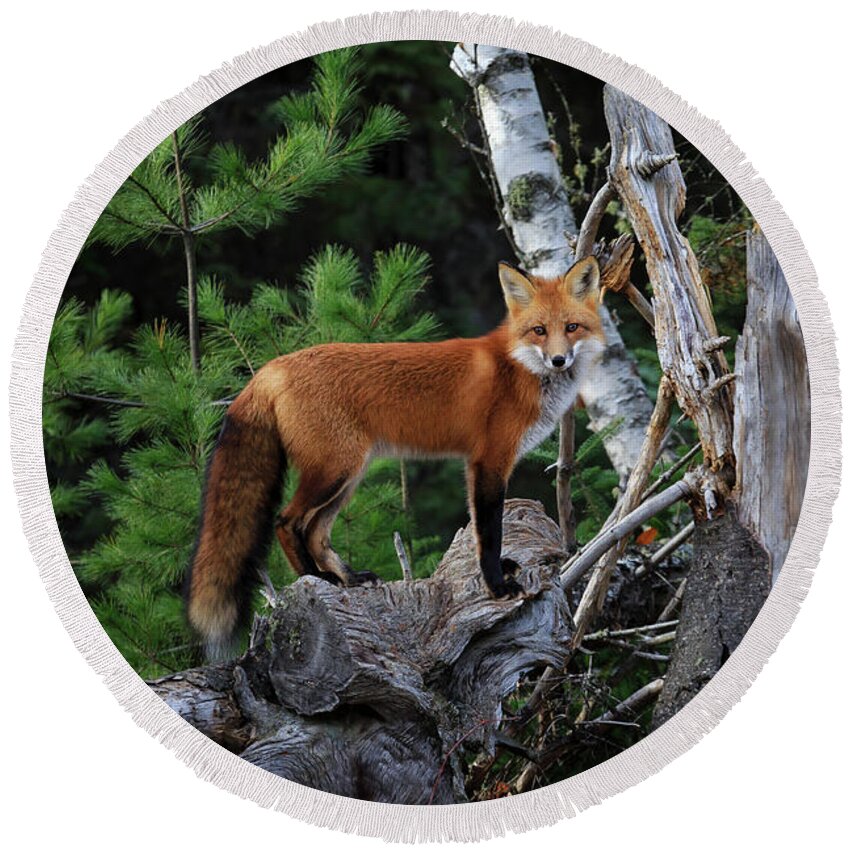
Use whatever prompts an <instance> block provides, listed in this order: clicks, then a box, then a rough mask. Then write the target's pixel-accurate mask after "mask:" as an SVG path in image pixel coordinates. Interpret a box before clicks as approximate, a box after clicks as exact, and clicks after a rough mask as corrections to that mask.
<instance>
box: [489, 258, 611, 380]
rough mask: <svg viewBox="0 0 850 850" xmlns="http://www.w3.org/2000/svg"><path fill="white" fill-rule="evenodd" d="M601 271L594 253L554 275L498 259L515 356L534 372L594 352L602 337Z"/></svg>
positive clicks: (564, 366)
mask: <svg viewBox="0 0 850 850" xmlns="http://www.w3.org/2000/svg"><path fill="white" fill-rule="evenodd" d="M599 276H600V275H599V263H598V262H597V260H596V257H587V258H586V259H584V260H579V261H578V262H577V263H574V264H573V265H572V266H571V267H570V269H569V270H568V271H567V272H566V273H565V274H563V275H561V276H560V277H556V278H541V277H537V276H535V275H531V274H528V273H526V272H524V271H522V270H520V269H518V268H516V267H515V266H513V265H511V264H510V263H500V264H499V281H500V283H501V284H502V291H503V292H504V294H505V303H506V304H507V305H508V320H507V321H508V327H509V329H510V332H511V337H512V345H513V347H512V349H511V355H512V356H513V358H514V359H515V360H517V361H519V362H520V363H522V365H523V366H525V367H526V369H528V370H529V371H531V372H533V373H534V374H535V375H547V374H552V373H557V372H563V371H566V370H568V369H571V368H573V366H574V365H575V364H576V361H577V360H580V361H587V360H592V359H593V358H594V357H596V356H597V355H598V353H599V352H600V351H601V350H602V348H603V342H604V336H603V333H602V324H601V322H600V320H599V309H598V304H599Z"/></svg>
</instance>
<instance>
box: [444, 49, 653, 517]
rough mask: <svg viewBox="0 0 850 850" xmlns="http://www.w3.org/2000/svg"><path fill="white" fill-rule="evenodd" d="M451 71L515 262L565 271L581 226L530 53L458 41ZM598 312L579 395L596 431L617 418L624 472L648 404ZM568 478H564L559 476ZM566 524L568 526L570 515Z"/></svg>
mask: <svg viewBox="0 0 850 850" xmlns="http://www.w3.org/2000/svg"><path fill="white" fill-rule="evenodd" d="M452 69H453V70H454V71H455V72H456V73H457V74H458V75H459V76H460V77H462V78H463V79H464V80H465V81H466V82H467V83H468V84H469V85H470V86H471V88H472V90H473V92H474V95H475V99H476V108H477V110H478V112H479V117H480V119H481V123H482V125H483V130H484V135H485V144H486V147H487V153H488V158H489V160H490V164H491V166H492V171H493V176H494V179H495V182H496V185H497V188H498V194H499V196H500V198H501V202H502V203H501V207H502V209H501V214H502V217H503V219H504V222H505V226H506V227H507V228H508V229H509V231H510V235H511V236H512V239H513V242H514V244H515V245H516V249H517V251H518V253H519V257H518V259H519V261H520V262H521V263H522V264H523V265H524V266H525V268H527V269H528V270H529V271H531V272H535V273H537V274H541V275H557V274H561V273H563V272H564V271H565V270H566V269H567V268H568V267H569V266H570V265H571V264H572V262H573V259H574V256H573V251H572V250H571V248H570V245H569V243H568V242H567V234H569V235H571V236H576V235H577V232H578V231H577V227H576V221H575V217H574V215H573V211H572V208H571V207H570V202H569V198H568V197H567V192H566V189H565V188H564V184H563V179H562V176H561V170H560V167H559V165H558V160H557V158H556V156H555V147H554V144H553V142H552V139H551V135H550V133H549V128H548V125H547V123H546V113H545V112H544V110H543V105H542V104H541V102H540V96H539V94H538V91H537V85H536V83H535V81H534V74H533V73H532V70H531V65H530V62H529V58H528V54H526V53H523V52H521V51H517V50H510V49H507V48H501V47H489V46H487V45H483V44H458V45H457V46H456V47H455V50H454V52H453V53H452ZM594 233H595V231H594ZM591 241H592V240H591ZM600 315H601V318H602V325H603V328H604V330H605V340H606V348H605V352H604V355H603V357H602V358H601V359H600V361H599V362H598V364H597V365H596V366H595V367H594V370H593V373H592V374H591V375H589V376H588V380H587V381H586V382H585V383H584V385H583V386H582V388H581V398H582V401H583V403H584V405H585V407H586V409H587V413H588V416H589V418H590V424H591V428H592V429H593V430H594V431H599V430H602V429H603V428H605V427H606V426H608V425H611V424H612V423H614V422H615V421H618V422H619V423H620V425H619V427H618V428H617V429H616V430H615V431H614V432H613V433H611V434H609V436H607V437H606V438H605V441H604V442H605V450H606V452H607V453H608V456H609V457H610V458H611V462H612V464H613V465H614V468H615V469H616V470H617V471H618V472H619V473H620V475H621V476H625V475H626V474H627V473H628V472H629V471H630V470H631V469H632V467H634V465H635V463H636V461H637V456H638V453H639V452H640V448H641V445H642V443H643V434H644V431H645V430H646V427H647V425H648V424H649V417H650V415H651V413H652V401H651V400H650V398H649V395H648V394H647V392H646V388H645V387H644V385H643V381H642V380H641V378H640V376H639V374H638V371H637V366H636V365H635V362H634V360H633V358H632V357H631V355H630V354H629V353H628V351H627V350H626V347H625V345H624V344H623V339H622V337H621V336H620V333H619V331H618V330H617V326H616V325H615V323H614V321H613V320H612V318H611V315H610V313H609V312H608V310H607V309H606V308H605V307H604V306H601V307H600ZM568 416H572V413H569V414H568ZM568 478H569V476H568V475H563V476H561V480H562V481H566V480H568ZM562 501H563V502H564V503H565V502H566V498H564V499H562ZM565 521H566V522H567V524H568V525H569V517H566V518H565Z"/></svg>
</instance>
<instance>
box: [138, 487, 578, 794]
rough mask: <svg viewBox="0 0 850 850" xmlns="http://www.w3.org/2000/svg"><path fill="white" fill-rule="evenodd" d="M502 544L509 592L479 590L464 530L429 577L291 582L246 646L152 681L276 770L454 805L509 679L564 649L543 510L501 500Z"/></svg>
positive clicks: (486, 742)
mask: <svg viewBox="0 0 850 850" xmlns="http://www.w3.org/2000/svg"><path fill="white" fill-rule="evenodd" d="M503 553H504V556H505V557H506V558H512V559H513V560H514V561H516V562H517V563H518V564H519V565H520V571H519V575H518V579H519V581H520V582H521V584H522V585H523V587H524V588H525V589H526V594H525V595H524V597H523V598H521V599H511V600H495V599H491V598H490V597H489V595H488V594H487V593H486V590H485V588H484V585H483V583H482V579H481V575H480V571H479V569H478V564H477V557H476V547H475V539H474V535H473V533H472V530H471V528H470V527H467V528H464V529H462V530H460V531H459V532H458V533H457V535H456V536H455V539H454V541H453V542H452V544H451V546H450V547H449V549H448V551H447V552H446V554H445V556H444V557H443V560H442V562H441V563H440V565H439V567H438V568H437V570H436V571H435V572H434V574H433V575H432V576H431V577H429V578H427V579H421V580H418V581H398V582H390V583H388V584H384V585H381V586H379V587H357V588H341V587H337V586H334V585H331V584H329V583H327V582H324V581H322V580H320V579H317V578H313V577H305V578H302V579H300V580H299V581H297V582H296V583H295V584H293V585H291V586H289V587H287V588H284V589H283V590H282V591H281V592H280V593H279V595H278V599H277V603H276V605H275V606H274V608H272V609H271V611H270V613H269V614H268V615H267V616H264V617H259V618H258V619H257V620H256V621H255V624H254V628H253V631H252V641H251V647H250V648H249V650H248V651H247V653H246V654H245V655H244V656H242V657H241V658H239V659H236V660H234V661H230V662H226V663H221V664H216V665H210V666H208V667H202V668H197V669H195V670H190V671H187V672H184V673H179V674H175V675H172V676H166V677H164V678H162V679H159V680H157V681H155V682H151V683H150V686H151V687H152V688H153V689H154V691H156V693H158V694H159V695H160V696H161V697H162V698H163V699H164V700H165V701H166V702H167V703H168V704H169V705H170V706H171V707H172V708H173V709H174V710H175V711H177V712H178V713H179V714H180V715H181V716H182V717H183V718H184V719H185V720H187V721H188V722H189V723H191V724H192V725H193V726H195V727H196V728H198V729H199V730H200V731H202V732H203V733H204V734H206V735H207V736H209V737H210V738H212V739H213V740H214V741H216V742H218V743H220V744H221V745H222V746H225V747H227V748H228V749H230V750H232V751H233V752H236V753H238V754H239V755H241V756H242V757H243V758H245V759H246V760H248V761H250V762H252V763H254V764H256V765H258V766H259V767H263V768H265V769H266V770H269V771H271V772H272V773H275V774H277V775H279V776H282V777H285V778H286V779H291V780H293V781H295V782H300V783H302V784H304V785H309V786H310V787H313V788H317V789H319V790H323V791H328V792H330V793H334V794H343V795H346V796H350V797H357V798H360V799H365V800H373V801H380V802H391V803H408V804H428V803H455V802H462V801H464V800H466V795H465V792H464V787H463V776H462V773H461V761H460V755H461V752H460V746H459V744H460V742H463V744H468V745H469V746H474V747H475V749H476V750H481V749H482V748H483V749H485V750H487V751H492V749H493V747H494V744H495V733H496V727H497V726H498V724H499V722H500V721H501V719H502V713H503V710H502V703H503V700H504V699H505V697H506V696H508V695H509V694H510V693H511V691H512V690H513V689H514V688H515V687H516V684H517V682H518V681H519V678H520V676H521V675H522V674H523V673H524V672H527V671H529V670H532V669H535V668H540V667H544V666H546V665H553V666H560V665H562V664H563V663H564V660H565V658H566V655H567V653H568V650H569V643H570V637H571V634H570V626H569V623H570V615H569V610H568V607H567V600H566V597H565V595H564V593H563V591H562V590H561V588H560V585H559V581H558V568H559V566H560V564H561V563H562V562H563V560H564V557H565V552H564V550H563V544H562V541H561V534H560V530H559V528H558V526H557V525H556V524H555V523H554V522H553V521H552V520H551V519H549V518H548V517H547V516H546V514H545V513H544V511H543V508H542V506H541V505H539V504H538V503H536V502H530V501H527V500H511V501H509V502H507V503H506V505H505V517H504V543H503Z"/></svg>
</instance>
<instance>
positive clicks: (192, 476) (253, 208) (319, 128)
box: [44, 50, 437, 677]
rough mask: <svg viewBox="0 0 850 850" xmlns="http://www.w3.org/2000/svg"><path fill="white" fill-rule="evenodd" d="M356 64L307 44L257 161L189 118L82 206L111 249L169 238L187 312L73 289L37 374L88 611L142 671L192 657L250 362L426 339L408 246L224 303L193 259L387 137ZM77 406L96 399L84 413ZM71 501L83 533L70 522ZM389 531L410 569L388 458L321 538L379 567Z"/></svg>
mask: <svg viewBox="0 0 850 850" xmlns="http://www.w3.org/2000/svg"><path fill="white" fill-rule="evenodd" d="M356 70H357V62H356V58H355V55H354V53H353V51H350V50H343V51H336V52H334V53H329V54H324V55H323V56H320V57H318V58H317V60H316V74H315V78H314V81H313V86H312V88H311V89H310V90H309V91H308V92H306V93H303V94H299V95H296V96H289V97H286V98H283V99H281V100H280V101H278V102H277V104H276V105H275V110H274V111H275V114H277V115H278V116H279V117H280V119H281V120H282V121H283V122H284V123H285V127H286V130H285V132H284V133H283V134H282V135H281V136H280V137H279V138H278V139H276V140H275V141H273V142H272V143H271V145H270V147H269V153H268V155H267V156H266V157H265V158H264V159H262V160H260V161H258V162H248V161H247V160H246V158H245V156H244V155H243V154H242V153H241V152H240V151H239V150H238V149H237V148H236V147H234V146H232V145H209V144H208V143H207V142H206V140H205V137H204V134H203V123H202V122H203V119H202V117H201V118H198V119H196V120H193V121H192V122H190V123H189V124H187V125H184V126H183V127H181V128H179V129H178V130H177V131H176V133H175V134H173V135H172V137H171V138H170V139H168V140H166V141H165V142H163V143H162V144H161V145H159V146H158V147H157V148H156V149H155V150H154V151H153V153H152V154H151V155H150V156H149V157H148V158H147V159H146V160H145V161H144V162H143V163H142V164H141V165H139V167H138V168H137V169H136V170H135V171H134V172H133V174H132V175H131V177H130V178H129V179H128V181H127V182H126V183H125V184H124V185H123V186H122V187H121V188H120V189H119V191H118V192H117V193H116V195H115V196H114V198H113V199H112V201H111V202H110V204H109V205H108V207H107V208H106V210H105V211H104V214H103V215H102V216H101V218H100V219H99V220H98V222H97V225H96V226H95V228H94V230H93V231H92V235H91V237H90V243H96V242H104V243H106V244H108V245H111V246H112V247H113V248H115V249H117V250H120V249H121V248H122V247H125V246H127V245H129V244H131V243H133V242H137V241H142V242H144V243H154V242H162V241H165V242H166V247H168V243H169V242H175V244H177V245H180V244H181V243H182V247H183V249H184V253H185V258H186V275H187V276H186V287H185V289H184V290H183V292H182V296H181V294H180V293H175V297H176V298H177V297H182V299H183V303H184V305H185V306H186V308H187V313H188V321H187V328H188V330H185V329H184V328H182V327H177V326H175V325H174V324H173V323H172V324H169V323H168V322H167V321H166V320H164V319H163V320H158V321H155V322H154V323H153V324H152V325H148V326H142V327H139V328H136V329H135V330H133V329H132V328H130V327H128V325H129V324H130V321H131V317H132V303H131V299H130V297H129V296H128V295H127V294H126V293H121V292H116V291H104V292H103V293H102V294H101V296H100V299H99V300H98V302H97V303H96V304H95V305H94V306H92V307H91V308H86V307H84V306H83V305H82V304H81V303H80V302H79V301H77V300H75V299H73V298H71V299H69V300H67V301H66V302H65V303H64V304H63V306H62V307H61V308H60V310H59V312H58V313H57V316H56V320H55V323H54V327H53V330H52V334H51V340H50V345H49V350H48V359H47V368H46V373H45V383H44V392H45V404H44V433H45V452H46V456H47V458H48V466H49V470H50V472H51V485H52V492H53V499H54V505H55V509H56V513H57V517H58V518H59V521H60V526H61V528H62V531H63V539H64V540H65V542H66V546H67V547H68V549H69V554H70V555H71V559H72V563H73V565H74V568H75V570H76V572H77V574H78V576H79V578H80V581H81V583H82V586H83V588H84V590H85V591H86V593H87V596H88V598H89V600H90V601H91V604H92V606H93V608H94V610H95V612H96V614H97V615H98V618H99V619H100V621H101V623H102V624H103V625H104V628H105V629H106V630H107V632H108V634H109V635H110V637H111V638H112V640H113V641H114V642H115V644H116V646H117V647H118V649H119V650H120V651H121V652H122V654H123V655H124V656H125V657H126V658H127V659H128V661H129V662H130V663H131V664H132V665H133V666H134V668H135V669H136V670H137V671H138V672H139V673H140V674H141V675H143V676H145V677H152V676H156V675H160V674H162V673H164V672H168V671H171V670H178V669H182V668H185V667H187V666H191V665H192V664H193V663H195V662H197V660H198V658H199V656H198V650H197V647H196V646H195V643H194V639H193V636H192V635H191V634H190V633H189V631H188V630H187V627H186V624H185V619H184V614H183V603H182V599H181V595H180V588H181V584H182V580H183V575H184V573H185V569H186V566H187V563H188V560H189V556H190V551H191V548H192V544H193V541H194V537H195V534H196V531H197V526H198V518H199V517H198V509H199V504H200V494H201V488H202V485H203V479H204V471H205V468H206V464H207V461H208V459H209V454H210V451H211V448H212V445H213V443H214V440H215V437H216V435H217V432H218V429H219V427H220V423H221V419H222V416H223V414H224V411H225V410H226V407H227V404H228V403H229V401H230V400H231V399H232V398H233V397H235V395H236V394H237V393H238V392H239V391H240V389H241V388H242V387H243V386H244V385H245V383H246V381H247V380H248V379H249V378H250V377H251V375H252V374H253V373H255V372H256V370H257V369H258V368H260V366H261V365H262V364H263V363H265V362H266V361H268V360H269V359H271V358H273V357H276V356H279V355H281V354H285V353H287V352H289V351H292V350H295V349H298V348H303V347H305V346H309V345H312V344H315V343H318V342H324V341H328V340H345V341H358V342H374V341H381V340H390V339H393V340H422V339H428V338H432V337H433V336H435V335H436V333H437V323H436V320H435V319H434V317H433V316H432V315H430V314H427V313H418V312H416V311H415V310H414V306H413V305H414V300H415V298H416V296H417V295H418V294H419V292H420V291H421V290H422V288H423V287H424V286H425V283H426V280H427V266H428V260H427V257H426V256H425V255H424V254H423V253H422V252H420V251H418V250H416V249H414V248H411V247H408V246H403V245H402V246H397V247H396V248H394V249H392V250H389V251H386V252H379V253H377V254H375V256H374V258H373V263H372V268H371V270H370V271H369V273H368V274H365V273H364V270H363V269H362V268H361V264H360V262H359V261H358V259H357V257H356V256H355V254H354V253H353V252H352V251H350V250H348V249H345V248H342V247H338V246H328V247H326V248H325V249H323V250H321V251H319V252H318V253H317V254H316V255H314V256H313V258H312V259H311V260H310V262H309V263H308V264H307V265H306V267H305V268H304V269H303V272H302V275H301V279H300V281H299V282H298V285H297V286H293V287H288V288H280V287H276V286H272V285H269V284H259V285H257V286H256V287H255V288H254V290H253V292H252V296H251V298H250V301H249V302H248V303H244V304H239V303H234V302H233V301H232V300H229V299H228V297H227V295H226V292H227V286H226V281H222V280H216V279H214V278H212V277H210V276H207V275H205V274H204V273H203V272H202V270H200V269H198V267H197V261H196V253H195V250H196V245H197V240H199V239H212V238H215V234H216V233H220V232H222V231H223V230H224V229H225V228H230V227H238V228H240V229H241V230H242V231H244V232H245V233H247V234H249V235H250V234H251V233H254V232H256V231H257V230H258V229H260V228H264V227H269V226H272V225H274V224H278V223H279V222H280V221H281V220H282V218H283V217H284V216H285V215H286V214H287V213H289V212H291V211H292V210H294V209H295V208H296V207H297V206H298V205H299V204H301V203H303V202H304V201H305V200H306V199H307V198H309V197H310V196H311V195H314V194H315V193H316V192H318V191H319V190H320V189H323V188H325V187H327V186H328V185H329V184H330V183H331V182H333V181H338V180H342V179H344V178H345V177H346V176H347V175H350V174H352V173H354V172H356V171H359V170H361V169H363V168H364V167H365V165H366V163H367V161H368V155H369V153H370V152H371V151H372V150H373V149H374V148H375V146H377V145H379V144H381V143H383V142H385V141H388V140H389V139H392V138H395V137H396V136H398V135H399V133H400V132H402V129H403V120H402V118H401V116H400V115H399V114H398V113H396V112H394V111H393V110H391V109H389V108H386V107H382V106H378V107H374V108H372V109H369V110H366V111H365V112H362V111H360V110H358V109H357V93H358V85H357V80H356ZM81 405H82V406H83V407H84V409H85V410H86V411H91V410H94V413H90V412H87V414H86V415H85V416H82V415H81ZM60 471H61V473H62V474H60ZM293 477H294V476H293ZM295 484H296V482H295V481H292V480H291V481H290V482H289V483H288V488H287V493H286V496H289V495H291V492H292V489H294V486H295ZM93 504H94V505H96V506H97V508H98V509H97V510H92V509H91V506H92V505H93ZM83 515H85V517H86V522H87V524H88V526H89V527H88V528H87V529H82V530H81V529H79V528H78V527H77V521H78V518H79V517H81V516H83ZM75 529H76V531H75ZM394 530H398V531H400V532H401V533H402V535H403V536H404V538H405V539H406V540H408V541H411V539H412V548H413V556H414V558H413V560H414V565H415V567H416V569H417V571H418V572H419V573H420V574H421V573H423V572H427V571H428V569H429V568H430V566H431V565H432V564H433V563H434V560H435V556H436V553H435V552H434V551H433V550H434V548H435V546H436V541H435V540H420V539H416V538H415V537H414V534H413V532H414V529H413V528H412V523H411V520H410V517H409V515H408V513H407V511H406V510H405V505H404V499H403V495H402V478H401V476H400V469H399V464H398V463H397V462H394V461H382V462H379V463H376V464H374V465H373V468H372V469H370V471H369V474H368V475H367V477H366V479H365V480H364V482H363V483H362V484H361V486H360V488H359V489H358V492H357V494H356V496H355V498H354V500H353V501H352V503H351V504H350V505H349V507H348V508H347V509H346V510H345V511H344V512H343V513H342V515H341V516H340V519H339V521H338V523H337V527H336V528H335V530H334V542H335V545H336V546H337V547H338V548H339V550H340V551H341V552H342V553H343V555H344V556H345V557H347V558H349V559H350V560H351V561H352V562H353V563H354V564H355V565H357V566H358V568H362V569H365V568H368V569H371V570H373V571H375V572H377V573H378V574H379V575H383V576H384V577H386V578H396V577H398V564H397V561H396V555H395V551H394V548H393V543H392V533H393V531H394ZM92 536H95V537H96V540H95V542H94V543H93V544H92V543H91V542H90V538H91V537H92ZM75 541H88V542H82V543H80V544H79V546H77V545H75ZM269 572H270V575H271V577H272V580H273V582H274V583H275V584H277V585H280V584H283V583H286V582H288V581H292V580H293V579H294V574H293V573H292V571H291V570H290V569H289V568H288V567H287V566H286V564H285V560H284V558H283V556H282V553H281V552H280V551H279V549H278V548H277V547H272V551H271V554H270V557H269ZM258 601H259V600H258Z"/></svg>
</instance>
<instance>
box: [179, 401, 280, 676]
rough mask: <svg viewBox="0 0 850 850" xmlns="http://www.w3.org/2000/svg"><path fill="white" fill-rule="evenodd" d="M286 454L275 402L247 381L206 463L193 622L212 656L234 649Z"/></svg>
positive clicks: (190, 594) (192, 585)
mask: <svg viewBox="0 0 850 850" xmlns="http://www.w3.org/2000/svg"><path fill="white" fill-rule="evenodd" d="M285 473H286V455H285V453H284V450H283V446H282V444H281V441H280V437H279V434H278V430H277V427H276V423H275V421H274V415H273V412H272V411H271V409H270V408H268V407H267V406H265V405H258V404H257V399H256V397H255V394H254V393H253V392H252V391H251V388H250V386H249V387H247V388H246V389H245V390H243V392H242V393H241V395H239V397H238V398H237V399H236V400H235V401H234V402H233V404H232V405H231V406H230V409H229V410H228V412H227V414H226V416H225V417H224V423H223V425H222V428H221V432H220V433H219V436H218V441H217V442H216V446H215V449H214V450H213V454H212V457H211V458H210V461H209V464H208V466H207V476H206V484H205V486H204V495H203V497H202V501H201V523H200V528H199V530H198V537H197V540H196V542H195V549H194V551H193V553H192V559H191V561H190V565H189V571H188V574H187V576H186V585H185V595H186V606H187V613H188V617H189V622H190V623H191V625H192V627H193V628H194V629H195V630H196V631H197V632H198V634H199V635H200V636H201V637H202V638H203V640H204V644H205V647H206V652H207V657H208V658H210V659H217V658H224V657H228V656H229V655H231V654H232V653H233V650H234V649H235V639H236V636H237V632H238V630H239V629H240V627H242V626H244V625H245V624H246V622H247V619H248V617H249V615H250V613H251V595H252V591H253V589H254V587H255V586H256V584H257V582H258V580H259V578H260V575H261V570H263V569H264V568H265V558H266V555H267V553H268V548H269V542H270V540H271V538H272V533H273V530H274V514H275V510H276V508H277V507H278V503H279V502H280V497H281V489H282V487H283V480H284V476H285Z"/></svg>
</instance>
